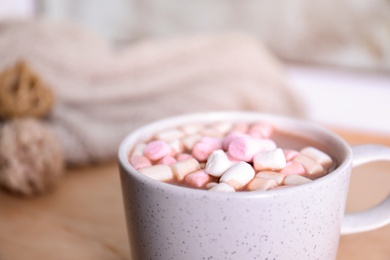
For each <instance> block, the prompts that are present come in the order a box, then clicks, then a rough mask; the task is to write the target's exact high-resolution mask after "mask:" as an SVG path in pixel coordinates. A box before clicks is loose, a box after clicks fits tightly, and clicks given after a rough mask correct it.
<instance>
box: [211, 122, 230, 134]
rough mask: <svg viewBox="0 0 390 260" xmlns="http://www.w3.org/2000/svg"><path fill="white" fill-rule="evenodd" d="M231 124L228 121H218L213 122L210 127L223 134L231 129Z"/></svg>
mask: <svg viewBox="0 0 390 260" xmlns="http://www.w3.org/2000/svg"><path fill="white" fill-rule="evenodd" d="M232 126H233V124H232V123H229V122H218V123H215V124H213V125H212V126H211V127H212V128H213V129H215V130H217V131H218V132H220V133H221V134H223V135H225V134H226V133H227V132H229V131H230V129H232Z"/></svg>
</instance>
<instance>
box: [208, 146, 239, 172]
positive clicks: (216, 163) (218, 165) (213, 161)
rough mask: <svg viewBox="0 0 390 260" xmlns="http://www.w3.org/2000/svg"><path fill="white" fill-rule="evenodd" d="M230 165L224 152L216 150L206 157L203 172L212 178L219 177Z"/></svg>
mask: <svg viewBox="0 0 390 260" xmlns="http://www.w3.org/2000/svg"><path fill="white" fill-rule="evenodd" d="M232 164H233V162H231V161H229V159H228V157H227V155H226V154H225V152H224V151H222V150H216V151H214V152H213V153H212V154H211V155H210V156H209V157H208V159H207V163H206V168H205V171H206V172H207V173H208V174H210V175H212V176H215V177H220V176H221V175H222V174H223V173H224V172H226V170H227V169H229V167H230V166H232Z"/></svg>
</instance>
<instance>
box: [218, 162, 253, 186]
mask: <svg viewBox="0 0 390 260" xmlns="http://www.w3.org/2000/svg"><path fill="white" fill-rule="evenodd" d="M254 176H255V170H254V169H253V168H252V166H251V165H250V164H248V163H246V162H238V163H235V164H234V165H233V166H231V167H230V168H229V169H228V170H227V171H226V172H225V173H224V174H223V175H222V176H221V178H220V179H219V182H224V183H227V184H229V185H230V186H232V187H233V188H234V189H235V190H238V189H241V188H242V187H244V186H245V185H246V184H248V182H250V181H251V180H252V179H253V177H254Z"/></svg>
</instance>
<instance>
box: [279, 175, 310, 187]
mask: <svg viewBox="0 0 390 260" xmlns="http://www.w3.org/2000/svg"><path fill="white" fill-rule="evenodd" d="M311 181H312V180H310V179H309V178H306V177H303V176H301V175H297V174H291V175H287V176H286V178H285V179H284V182H283V184H284V185H300V184H304V183H308V182H311Z"/></svg>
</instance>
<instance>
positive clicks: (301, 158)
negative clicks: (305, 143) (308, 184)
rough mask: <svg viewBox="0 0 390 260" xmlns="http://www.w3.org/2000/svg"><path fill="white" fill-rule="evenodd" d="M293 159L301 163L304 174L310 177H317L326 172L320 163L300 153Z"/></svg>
mask: <svg viewBox="0 0 390 260" xmlns="http://www.w3.org/2000/svg"><path fill="white" fill-rule="evenodd" d="M293 161H294V162H298V163H300V164H302V166H303V167H304V168H305V174H304V176H305V177H308V178H310V179H317V178H319V177H322V176H323V175H325V174H326V171H325V169H324V167H322V166H321V164H319V163H317V162H316V161H314V160H313V159H311V158H310V157H307V156H306V155H303V154H300V155H298V156H296V157H295V158H294V160H293Z"/></svg>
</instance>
